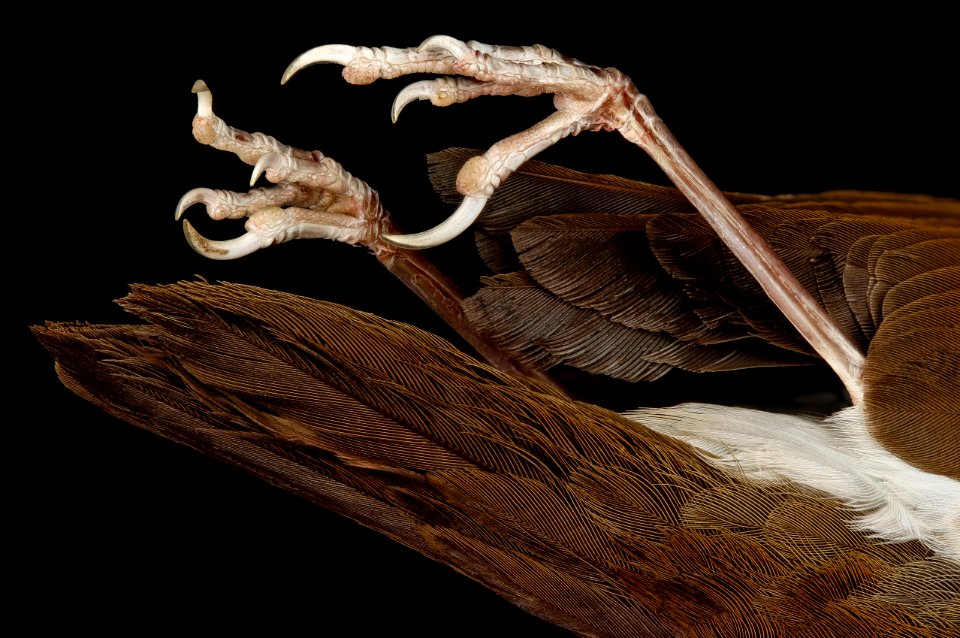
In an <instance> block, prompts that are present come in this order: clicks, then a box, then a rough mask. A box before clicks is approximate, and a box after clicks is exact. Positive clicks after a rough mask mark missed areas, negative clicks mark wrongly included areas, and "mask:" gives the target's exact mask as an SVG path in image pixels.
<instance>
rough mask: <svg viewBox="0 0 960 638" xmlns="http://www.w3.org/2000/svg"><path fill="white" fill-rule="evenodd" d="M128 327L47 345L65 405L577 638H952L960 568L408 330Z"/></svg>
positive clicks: (195, 307)
mask: <svg viewBox="0 0 960 638" xmlns="http://www.w3.org/2000/svg"><path fill="white" fill-rule="evenodd" d="M124 306H125V307H126V308H127V309H128V310H130V311H131V312H133V313H135V314H137V315H138V316H140V317H141V318H143V319H144V320H146V321H147V322H148V325H146V326H120V327H97V326H79V325H48V326H46V327H43V328H38V329H37V330H36V333H37V336H38V337H39V338H40V339H41V341H42V342H43V343H44V345H45V346H46V347H47V348H48V349H49V350H50V351H51V352H52V353H53V354H54V356H55V357H56V358H57V366H58V371H59V373H60V375H61V378H62V379H63V380H64V382H65V383H66V384H67V385H68V386H69V387H70V388H71V389H73V390H74V391H76V392H77V393H78V394H80V395H81V396H84V397H85V398H87V399H89V400H91V401H93V402H94V403H96V404H97V405H99V406H101V407H103V408H105V409H107V410H108V411H110V412H112V413H114V414H117V415H118V416H120V417H121V418H124V419H127V420H129V421H131V422H132V423H134V424H137V425H139V426H141V427H143V428H146V429H148V430H150V431H153V432H156V433H158V434H160V435H162V436H165V437H167V438H171V439H174V440H177V441H180V442H182V443H186V444H187V445H190V446H192V447H195V448H197V449H199V450H201V451H204V452H206V453H208V454H211V455H213V456H215V457H218V458H222V459H225V460H227V461H229V462H232V463H234V464H237V465H239V466H241V467H243V468H245V469H246V470H248V471H250V472H252V473H254V474H256V475H258V476H261V477H263V478H265V479H266V480H268V481H270V482H272V483H275V484H277V485H280V486H282V487H284V488H286V489H290V490H292V491H294V492H297V493H299V494H302V495H304V496H306V497H307V498H310V499H312V500H314V501H316V502H318V503H321V504H323V505H325V506H327V507H330V508H332V509H334V510H336V511H338V512H340V513H343V514H345V515H347V516H350V517H351V518H353V519H355V520H357V521H359V522H360V523H362V524H364V525H367V526H369V527H372V528H374V529H377V530H379V531H381V532H382V533H384V534H386V535H388V536H389V537H391V538H393V539H396V540H398V541H399V542H402V543H404V544H406V545H408V546H410V547H412V548H414V549H416V550H417V551H420V552H422V553H424V554H425V555H427V556H430V557H431V558H434V559H436V560H439V561H443V562H445V563H447V564H450V565H452V566H454V567H455V568H456V569H458V570H460V571H462V572H463V573H465V574H467V575H469V576H470V577H472V578H474V579H477V580H479V581H480V582H482V583H484V584H486V585H487V586H488V587H490V588H491V589H493V590H494V591H496V592H498V593H499V594H500V595H502V596H504V597H506V598H508V599H509V600H512V601H514V602H515V603H517V604H518V605H520V606H522V607H524V608H525V609H527V610H529V611H531V612H533V613H536V614H538V615H540V616H541V617H544V618H546V619H548V620H551V621H553V622H555V623H558V624H561V625H563V626H566V627H568V628H570V629H572V630H573V631H575V632H577V633H579V634H581V635H607V636H631V635H638V636H639V635H642V636H652V635H655V636H672V635H691V636H697V635H704V636H706V635H709V636H738V635H756V634H759V633H764V634H768V635H790V636H827V635H838V636H845V637H849V638H853V637H859V636H880V635H890V633H891V632H892V633H895V634H897V635H904V636H937V635H947V634H949V633H951V632H956V631H957V630H958V629H960V625H958V622H960V619H958V618H957V617H956V614H955V613H954V614H951V612H950V610H951V609H956V608H957V604H958V603H960V600H958V595H957V591H958V588H960V568H958V566H957V565H956V564H955V563H952V562H948V561H943V560H938V559H937V558H935V557H933V556H931V554H930V553H929V552H928V551H927V550H926V549H924V548H923V547H922V546H921V545H920V544H919V543H916V542H909V543H886V542H882V543H881V542H877V541H876V540H874V539H871V538H870V537H869V536H868V535H866V534H862V533H857V532H853V531H850V530H849V529H847V527H846V526H845V523H844V521H845V518H846V516H847V513H846V512H845V510H844V509H843V508H842V507H840V506H839V505H838V504H837V503H835V502H834V501H832V500H830V499H829V498H824V497H823V495H819V494H812V493H808V492H806V491H804V490H802V489H798V488H796V487H793V486H791V485H789V484H778V485H767V486H763V485H749V484H746V483H744V482H743V481H742V480H741V479H738V478H736V477H733V476H728V475H725V474H723V473H722V472H720V471H719V470H717V469H714V468H712V467H711V466H709V465H708V464H706V463H704V462H703V461H702V460H700V458H699V457H698V456H697V455H696V454H694V453H693V451H692V449H690V448H689V447H687V446H685V445H683V444H680V443H678V442H675V441H672V440H669V439H666V438H664V437H662V436H660V435H658V434H656V433H654V432H652V431H650V430H648V429H646V428H643V427H642V426H638V425H637V424H635V423H632V422H630V421H626V420H624V419H622V418H621V417H619V416H618V415H616V414H614V413H611V412H608V411H605V410H603V409H600V408H598V407H595V406H591V405H588V404H583V403H577V402H573V401H570V400H569V399H566V398H563V397H562V396H559V395H558V394H556V393H555V392H554V391H553V390H552V389H551V388H550V387H548V386H542V385H540V384H538V383H536V382H530V381H524V380H520V379H514V378H511V377H509V376H506V375H504V374H502V373H500V372H498V371H496V370H494V369H492V368H490V367H488V366H485V365H483V364H481V363H479V362H476V361H474V360H472V359H471V358H470V357H468V356H466V355H463V354H461V353H459V352H458V351H456V350H455V349H454V348H453V347H452V346H450V345H449V344H447V343H446V342H444V341H443V340H441V339H438V338H436V337H433V336H431V335H429V334H426V333H424V332H422V331H420V330H417V329H415V328H411V327H408V326H403V325H400V324H396V323H392V322H388V321H385V320H382V319H379V318H376V317H373V316H371V315H367V314H364V313H360V312H355V311H352V310H348V309H346V308H343V307H340V306H336V305H334V304H329V303H322V302H317V301H312V300H308V299H304V298H300V297H296V296H293V295H288V294H284V293H278V292H270V291H265V290H261V289H256V288H251V287H245V286H236V285H229V284H227V285H209V284H204V283H183V284H177V285H172V286H163V287H137V288H135V289H134V291H133V293H132V294H131V296H130V297H128V298H127V299H126V300H125V301H124ZM930 583H937V594H936V595H934V596H931V594H930V590H929V585H930Z"/></svg>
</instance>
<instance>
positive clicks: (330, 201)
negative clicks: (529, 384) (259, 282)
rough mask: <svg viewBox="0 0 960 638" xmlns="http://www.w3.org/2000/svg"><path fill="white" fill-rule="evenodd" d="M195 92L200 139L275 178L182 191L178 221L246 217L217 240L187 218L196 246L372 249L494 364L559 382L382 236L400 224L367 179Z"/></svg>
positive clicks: (228, 251)
mask: <svg viewBox="0 0 960 638" xmlns="http://www.w3.org/2000/svg"><path fill="white" fill-rule="evenodd" d="M194 92H195V93H196V94H197V99H198V109H197V115H196V116H195V117H194V120H193V134H194V137H195V138H196V139H197V141H199V142H201V143H202V144H207V145H209V146H213V147H214V148H216V149H219V150H223V151H228V152H231V153H234V154H235V155H237V157H239V158H240V159H241V160H243V161H244V162H246V163H247V164H251V165H253V166H254V170H253V176H252V178H251V180H250V182H251V186H252V185H253V183H254V182H256V180H257V179H258V178H259V177H260V175H265V176H266V178H267V180H268V181H270V182H273V183H274V186H270V187H267V188H256V189H253V190H250V191H248V192H246V193H235V192H231V191H222V190H213V189H209V188H195V189H193V190H191V191H189V192H187V193H186V194H184V196H183V197H182V198H181V199H180V202H179V203H178V205H177V211H176V218H177V219H178V220H179V219H180V218H181V216H182V215H183V213H184V211H186V209H187V208H189V207H190V206H192V205H194V204H198V203H200V204H203V205H204V206H205V207H206V210H207V214H208V215H209V216H210V217H211V218H213V219H243V218H245V219H246V220H247V221H246V224H245V228H246V233H244V234H243V235H242V236H240V237H238V238H235V239H231V240H228V241H214V240H210V239H207V238H205V237H203V236H202V235H200V233H198V232H197V231H196V229H194V228H193V226H192V225H191V224H190V222H189V221H187V220H186V219H184V220H183V229H184V234H185V235H186V238H187V241H188V243H189V244H190V246H191V247H193V249H194V250H196V251H197V252H198V253H200V254H202V255H204V256H206V257H209V258H211V259H236V258H238V257H243V256H245V255H248V254H250V253H252V252H255V251H256V250H259V249H260V248H265V247H267V246H271V245H273V244H279V243H282V242H285V241H289V240H292V239H308V238H322V239H332V240H336V241H342V242H345V243H348V244H353V245H362V246H366V247H367V248H370V249H371V250H372V251H373V253H374V254H375V255H376V256H377V259H379V260H380V262H381V263H382V264H383V265H384V266H386V267H387V269H388V270H390V272H392V273H393V274H394V275H396V276H397V277H398V278H399V279H400V280H401V281H403V282H404V283H405V284H406V285H407V287H409V288H410V289H411V290H412V291H413V292H414V293H416V294H417V296H419V297H420V298H421V299H423V301H424V302H426V303H427V305H428V306H430V308H431V309H432V310H433V311H434V312H436V313H437V314H438V315H439V316H440V317H441V318H443V319H444V320H445V321H446V322H447V323H448V324H449V325H450V326H451V327H452V328H454V329H455V330H457V332H458V333H459V334H460V335H461V336H462V337H463V338H464V339H465V340H466V341H467V342H468V343H470V345H471V346H473V347H474V348H475V349H476V350H477V351H478V352H479V353H480V355H481V356H483V357H484V358H486V359H487V360H488V361H489V362H490V363H491V364H493V365H495V366H496V367H498V368H499V369H501V370H503V371H505V372H508V373H511V374H514V375H518V376H525V377H528V378H532V379H536V380H538V381H541V382H544V383H549V384H550V385H553V384H552V383H551V382H549V380H548V379H547V378H546V377H545V376H544V375H543V374H542V373H541V372H539V371H536V370H530V369H527V368H525V367H524V366H521V365H520V364H518V363H517V362H515V361H514V360H513V359H511V358H509V357H508V356H506V355H505V354H503V353H502V352H500V351H499V350H498V349H497V348H496V347H494V346H493V345H492V344H491V343H489V342H488V340H487V339H486V338H485V337H483V336H482V335H480V334H479V333H477V332H476V331H475V330H474V329H473V328H472V327H471V325H470V324H469V323H468V322H467V321H466V318H465V317H464V314H463V308H462V301H463V293H462V292H461V291H460V290H459V288H458V287H457V286H456V285H455V284H454V283H453V282H452V281H451V280H450V279H449V278H447V277H445V276H444V275H443V274H442V273H441V272H440V271H439V270H438V269H437V268H436V267H435V266H434V265H433V264H432V263H430V262H429V261H428V260H427V259H426V257H425V256H424V255H423V254H422V253H420V252H417V251H411V250H405V249H403V248H399V247H397V246H394V245H392V244H390V243H388V242H386V241H384V239H383V237H384V235H389V234H390V233H393V232H395V229H394V227H393V225H392V223H391V222H390V219H389V215H388V213H387V212H386V211H385V210H384V209H383V207H382V206H381V204H380V198H379V196H378V195H377V192H376V191H374V190H373V189H372V188H370V187H369V186H368V185H367V184H366V183H365V182H363V181H362V180H360V179H357V178H356V177H354V176H352V175H351V174H350V173H348V172H347V171H346V170H344V168H343V167H342V166H341V165H340V164H339V163H337V162H335V161H334V160H333V159H331V158H329V157H325V156H324V155H323V154H322V153H320V152H319V151H309V152H308V151H302V150H300V149H296V148H293V147H290V146H287V145H285V144H281V143H280V142H278V141H277V140H276V139H274V138H272V137H270V136H267V135H264V134H262V133H253V134H251V133H247V132H245V131H241V130H238V129H235V128H233V127H231V126H229V125H228V124H227V123H226V122H224V121H223V120H222V119H220V118H219V117H217V116H216V115H215V114H214V113H213V108H212V105H213V96H212V94H211V93H210V90H209V89H208V88H207V86H206V84H204V83H203V82H202V81H198V82H197V83H196V84H195V85H194Z"/></svg>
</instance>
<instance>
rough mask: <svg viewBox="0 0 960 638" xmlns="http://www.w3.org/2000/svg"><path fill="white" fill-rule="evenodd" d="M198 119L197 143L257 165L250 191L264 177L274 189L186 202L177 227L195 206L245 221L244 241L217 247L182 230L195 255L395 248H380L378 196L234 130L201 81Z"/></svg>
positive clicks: (309, 156) (332, 168) (188, 228)
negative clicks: (305, 243) (286, 245)
mask: <svg viewBox="0 0 960 638" xmlns="http://www.w3.org/2000/svg"><path fill="white" fill-rule="evenodd" d="M193 91H194V93H196V94H197V102H198V104H197V115H196V116H195V117H194V119H193V135H194V137H195V138H197V141H199V142H201V143H202V144H207V145H209V146H213V147H214V148H217V149H219V150H222V151H228V152H231V153H234V154H236V155H237V157H239V158H240V159H241V160H243V161H244V162H246V163H247V164H252V165H253V167H254V168H253V175H252V177H251V179H250V185H251V186H253V184H254V183H255V182H256V181H257V179H258V178H259V177H260V176H261V175H265V176H266V178H267V180H268V181H270V182H273V183H274V184H275V185H274V186H269V187H266V188H255V189H252V190H250V191H247V192H246V193H235V192H231V191H222V190H213V189H210V188H195V189H193V190H191V191H189V192H187V193H186V194H184V196H183V197H181V198H180V202H179V203H178V204H177V213H176V217H177V219H180V217H181V215H183V212H184V211H185V210H186V209H187V208H189V207H190V206H192V205H194V204H204V206H205V207H206V209H207V214H208V215H209V216H210V217H212V218H213V219H246V220H247V221H246V231H247V232H246V233H244V234H243V235H242V236H240V237H237V238H236V239H231V240H228V241H215V240H211V239H207V238H206V237H203V236H202V235H201V234H200V233H198V232H197V231H196V229H194V227H193V226H192V225H191V224H190V222H189V221H187V220H184V222H183V230H184V234H185V235H186V237H187V241H188V242H189V243H190V245H191V246H192V247H193V249H194V250H196V251H197V252H199V253H200V254H202V255H205V256H207V257H210V258H211V259H235V258H237V257H243V256H244V255H248V254H250V253H252V252H254V251H256V250H259V249H260V248H266V247H267V246H271V245H273V244H279V243H282V242H285V241H289V240H291V239H305V238H320V239H333V240H336V241H342V242H346V243H348V244H359V245H364V246H369V247H371V248H373V249H374V250H375V251H376V250H377V249H378V248H389V247H388V246H386V245H384V244H383V243H382V242H380V241H379V239H380V235H381V234H382V232H383V231H384V230H385V229H386V228H387V227H388V223H387V220H386V214H385V213H384V211H383V208H382V207H381V205H380V200H379V197H378V196H377V193H376V191H374V190H373V189H372V188H370V187H369V186H368V185H367V184H366V183H365V182H363V181H362V180H359V179H357V178H356V177H354V176H352V175H351V174H350V173H348V172H347V171H346V170H344V168H343V167H342V166H341V165H340V164H339V163H337V162H335V161H334V160H333V159H331V158H329V157H326V156H324V155H323V153H321V152H320V151H302V150H300V149H297V148H293V147H291V146H287V145H286V144H282V143H280V142H278V141H277V140H276V139H274V138H272V137H270V136H268V135H264V134H263V133H247V132H245V131H240V130H238V129H235V128H233V127H232V126H229V125H228V124H227V123H226V122H224V121H223V120H221V119H220V118H219V117H217V116H216V115H215V114H214V112H213V95H212V94H211V93H210V89H209V88H207V85H206V84H205V83H204V82H203V81H199V80H198V81H197V83H196V84H194V87H193Z"/></svg>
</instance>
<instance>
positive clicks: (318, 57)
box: [280, 44, 357, 84]
mask: <svg viewBox="0 0 960 638" xmlns="http://www.w3.org/2000/svg"><path fill="white" fill-rule="evenodd" d="M356 55H357V48H356V47H352V46H350V45H348V44H325V45H323V46H319V47H315V48H313V49H310V50H309V51H306V52H304V53H301V54H300V55H298V56H297V58H296V59H295V60H294V61H293V62H291V63H290V66H288V67H287V70H286V71H284V72H283V77H282V78H281V79H280V84H286V83H287V82H288V81H289V80H290V78H292V77H293V76H294V75H295V74H296V73H297V72H298V71H300V70H301V69H304V68H306V67H308V66H312V65H314V64H323V63H332V64H339V65H340V66H347V65H348V64H350V62H352V61H353V58H354V57H356Z"/></svg>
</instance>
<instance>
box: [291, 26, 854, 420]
mask: <svg viewBox="0 0 960 638" xmlns="http://www.w3.org/2000/svg"><path fill="white" fill-rule="evenodd" d="M318 63H334V64H340V65H342V66H343V67H344V70H343V77H344V78H345V79H346V80H347V81H348V82H350V83H353V84H366V83H370V82H373V81H375V80H378V79H390V78H395V77H399V76H402V75H407V74H410V73H440V74H445V75H453V76H461V77H443V78H439V79H436V80H427V81H422V82H416V83H414V84H411V85H410V86H408V87H407V88H405V89H403V90H402V91H401V92H400V93H399V94H398V96H397V99H396V100H395V102H394V108H393V117H394V119H396V118H397V116H398V115H399V113H400V111H401V110H402V109H403V107H404V106H405V105H407V104H408V103H410V102H412V101H415V100H430V101H431V102H432V103H433V104H434V105H436V106H447V105H450V104H455V103H457V102H464V101H466V100H469V99H472V98H475V97H480V96H483V95H522V96H532V95H539V94H543V93H551V94H553V95H554V105H555V106H556V108H557V112H556V113H553V114H552V115H550V116H548V117H547V118H546V119H544V120H543V121H542V122H540V123H539V124H537V125H535V126H533V127H532V128H530V129H528V130H526V131H524V132H522V133H518V134H516V135H513V136H511V137H508V138H506V139H505V140H503V141H501V142H499V143H497V144H495V145H493V146H492V147H490V149H489V150H488V151H487V152H486V153H484V154H483V155H482V156H480V157H477V158H474V159H473V160H470V161H469V162H467V163H466V164H465V165H464V167H463V169H462V170H461V172H460V175H459V176H458V179H457V187H458V190H459V191H460V193H461V194H463V195H464V200H463V203H462V204H461V205H460V207H459V208H458V209H457V211H456V212H455V213H454V214H453V215H452V216H451V217H450V218H449V219H447V220H446V221H444V222H443V223H441V224H440V225H438V226H437V227H435V228H433V229H431V230H428V231H425V232H423V233H417V234H414V235H395V234H392V233H390V232H389V231H385V232H384V233H383V234H382V235H381V239H382V240H384V241H386V242H388V243H390V244H393V245H395V246H399V247H403V248H409V249H420V248H429V247H431V246H436V245H439V244H442V243H444V242H446V241H449V240H450V239H451V238H453V237H455V236H456V235H458V234H459V233H461V232H462V231H463V230H465V229H466V228H467V227H469V226H470V224H471V223H473V221H474V220H475V219H476V217H477V216H478V215H479V214H480V211H481V210H482V208H483V205H484V204H485V202H486V201H487V199H489V197H490V196H491V195H492V194H493V191H494V190H495V189H496V187H497V186H498V185H499V184H500V182H501V181H502V180H503V179H505V178H506V177H507V176H508V175H509V174H510V173H512V172H513V171H514V170H516V169H517V167H519V166H520V165H521V164H523V162H525V161H527V160H528V159H530V158H531V157H533V156H534V155H536V154H537V153H539V152H540V151H542V150H544V149H546V148H548V147H550V146H551V145H553V144H555V143H556V142H558V141H559V140H560V139H562V138H563V137H566V136H567V135H576V134H578V133H580V132H581V131H600V130H605V131H619V132H620V134H621V135H623V136H624V137H625V138H626V139H627V140H629V141H630V142H633V143H634V144H636V145H637V146H639V147H640V148H642V149H643V150H644V151H646V152H647V153H648V154H649V155H650V156H651V157H652V158H653V159H654V161H656V162H657V164H658V165H659V166H660V167H661V169H663V171H664V172H665V173H666V174H667V176H668V177H669V178H670V179H671V180H672V181H673V183H674V184H675V185H676V186H677V187H678V188H679V189H680V190H681V191H682V192H683V193H684V195H686V197H687V198H688V199H689V200H690V201H691V203H693V205H694V206H695V207H696V208H697V210H699V211H700V213H701V214H702V215H703V216H704V217H705V218H706V219H707V221H708V222H709V223H710V225H711V226H712V227H713V228H714V229H715V230H716V232H717V234H718V235H719V236H720V238H721V239H722V240H723V241H724V243H726V245H727V246H728V247H729V248H730V250H731V251H732V252H733V253H734V254H735V255H736V256H737V258H738V259H739V260H740V261H741V262H742V263H743V264H744V266H745V267H746V268H747V270H748V271H750V273H751V274H752V275H753V276H754V277H755V278H756V280H757V281H758V282H759V284H760V285H761V286H762V287H763V289H764V291H765V292H766V294H767V295H768V296H769V297H770V299H771V300H772V301H773V302H774V303H775V304H776V305H777V307H778V308H780V310H781V311H782V312H783V313H784V315H785V316H786V317H787V318H788V319H789V320H790V322H791V323H792V324H793V325H794V326H795V327H796V328H797V330H798V331H799V332H800V334H801V335H802V336H803V337H804V338H805V339H806V340H807V341H808V342H809V343H810V345H811V346H812V347H813V348H814V349H815V350H816V351H817V352H818V353H819V354H820V356H822V357H823V359H824V360H825V361H826V362H827V363H828V364H829V365H830V366H831V367H832V368H833V370H834V371H835V372H836V373H837V375H838V376H839V377H840V379H841V380H842V381H843V383H844V385H845V386H846V388H847V390H848V392H849V393H850V396H851V398H852V399H853V401H854V403H859V402H860V401H861V400H862V397H863V389H862V384H861V381H860V370H861V369H862V367H863V362H864V357H863V354H862V353H861V352H860V351H859V350H858V349H857V348H856V346H854V345H853V344H852V343H851V342H850V341H849V340H848V339H847V338H846V337H845V336H844V335H843V333H842V332H841V331H840V329H839V328H838V327H837V326H836V324H835V323H834V322H833V320H832V319H831V318H830V317H829V315H828V314H827V313H826V312H825V311H824V310H823V309H822V308H821V307H820V306H819V305H818V304H817V302H816V301H815V300H814V299H813V297H812V296H810V295H809V293H807V291H806V290H805V289H804V288H803V286H801V285H800V283H799V282H798V281H797V280H796V278H795V277H794V276H793V274H792V273H791V272H790V271H789V270H788V269H787V267H786V266H785V265H784V264H783V262H782V261H781V260H780V259H779V257H777V255H776V254H775V253H774V252H773V250H772V249H771V248H770V247H769V246H768V245H767V244H766V242H765V241H764V240H763V239H762V238H761V237H760V236H759V235H758V234H757V233H756V232H755V231H754V230H753V229H752V228H751V227H750V226H749V225H748V224H747V223H746V222H745V220H744V219H743V218H742V217H741V216H740V214H739V213H738V212H737V211H736V209H735V208H734V207H733V205H732V204H730V202H729V201H727V199H726V198H725V197H724V196H723V194H722V193H721V192H720V190H719V189H718V188H717V187H716V186H715V185H714V184H713V182H711V181H710V179H709V178H707V176H706V175H705V174H704V173H703V171H701V170H700V168H699V167H698V166H697V165H696V164H695V163H694V162H693V160H692V159H691V158H690V156H689V155H687V153H686V151H684V150H683V148H682V147H681V146H680V144H679V143H678V142H677V141H676V139H675V138H674V137H673V135H672V134H671V133H670V131H669V130H668V129H667V127H666V125H664V123H663V121H662V120H661V119H660V118H659V117H658V116H657V114H656V113H655V112H654V110H653V107H652V105H651V104H650V101H649V100H648V99H647V98H646V96H644V95H642V94H641V93H640V92H639V91H638V90H637V88H636V86H634V84H633V82H632V81H631V80H630V78H628V77H626V76H625V75H623V74H622V73H621V72H619V71H617V70H616V69H601V68H598V67H594V66H590V65H586V64H583V63H581V62H579V61H577V60H574V59H573V58H568V57H566V56H563V55H561V54H560V53H557V52H556V51H553V50H552V49H548V48H546V47H543V46H540V45H536V46H532V47H501V46H490V45H485V44H481V43H478V42H461V41H459V40H456V39H454V38H451V37H448V36H434V37H432V38H428V39H427V40H426V41H424V42H423V43H422V44H421V45H420V46H419V47H417V48H407V49H396V48H391V47H383V48H366V47H354V46H347V45H326V46H321V47H317V48H315V49H311V50H310V51H307V52H306V53H304V54H302V55H301V56H299V57H298V58H297V59H296V60H294V61H293V63H291V65H290V66H289V67H288V68H287V71H286V72H285V73H284V76H283V80H282V81H283V82H286V81H288V80H289V79H290V78H291V77H292V76H293V75H294V74H295V73H296V72H297V71H299V70H301V69H303V68H304V67H307V66H310V65H312V64H318Z"/></svg>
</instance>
